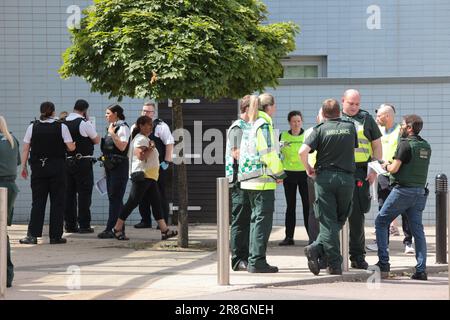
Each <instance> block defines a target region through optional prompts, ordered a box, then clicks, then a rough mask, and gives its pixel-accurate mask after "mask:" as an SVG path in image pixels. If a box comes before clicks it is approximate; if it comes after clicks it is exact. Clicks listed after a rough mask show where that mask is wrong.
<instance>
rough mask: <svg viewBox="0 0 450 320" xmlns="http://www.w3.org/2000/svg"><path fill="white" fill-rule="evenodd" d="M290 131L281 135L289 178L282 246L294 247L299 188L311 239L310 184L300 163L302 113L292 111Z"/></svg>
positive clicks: (286, 171) (285, 169)
mask: <svg viewBox="0 0 450 320" xmlns="http://www.w3.org/2000/svg"><path fill="white" fill-rule="evenodd" d="M288 122H289V126H290V130H289V131H283V132H282V133H281V134H280V145H281V161H282V162H283V169H284V172H285V173H286V175H287V177H286V179H284V180H283V186H284V195H285V197H286V216H285V226H286V230H285V235H286V237H285V238H284V240H283V241H281V242H280V243H279V245H280V246H291V245H294V231H295V222H296V212H295V209H296V206H297V188H298V191H299V193H300V196H301V198H302V209H303V222H304V224H305V228H306V232H307V233H308V238H309V239H311V236H310V234H309V229H308V215H309V200H308V182H307V178H308V176H307V174H306V171H305V166H304V165H303V163H302V162H301V161H300V158H299V156H298V151H299V150H300V147H301V146H302V144H303V141H304V138H305V130H303V128H302V125H303V116H302V113H301V112H300V111H291V112H289V114H288Z"/></svg>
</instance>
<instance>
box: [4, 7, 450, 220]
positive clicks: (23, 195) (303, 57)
mask: <svg viewBox="0 0 450 320" xmlns="http://www.w3.org/2000/svg"><path fill="white" fill-rule="evenodd" d="M264 2H265V3H266V4H267V7H268V11H269V21H270V22H277V21H288V20H289V21H294V22H295V23H297V24H299V25H300V27H301V33H300V34H299V35H298V36H297V49H296V51H295V52H292V53H291V54H290V56H289V57H287V58H286V59H285V60H284V61H283V64H284V65H285V73H284V78H283V79H282V80H281V81H280V86H279V87H278V88H276V89H272V88H268V89H267V91H268V92H271V93H273V94H274V96H275V97H276V100H277V106H278V111H277V115H276V118H275V126H276V127H277V129H279V130H285V129H287V128H288V124H287V119H286V117H287V114H288V112H289V111H290V110H301V111H302V113H303V115H304V122H305V123H304V126H305V128H306V127H310V126H312V125H314V121H315V116H316V114H317V111H318V109H319V107H320V105H321V101H322V100H324V99H325V98H330V97H332V98H336V99H338V100H340V97H341V96H342V93H343V91H344V90H345V89H348V88H355V89H358V90H360V92H361V95H362V108H363V109H365V110H367V111H368V112H370V113H372V114H374V110H375V109H376V108H377V107H378V106H379V105H380V104H381V103H384V102H388V103H392V104H394V105H395V106H396V109H397V119H396V120H397V121H400V120H401V115H405V114H408V113H417V114H419V115H420V116H422V118H423V119H424V122H425V125H424V129H423V137H424V138H425V139H427V140H428V141H429V142H430V143H431V146H432V148H433V154H432V160H431V169H430V172H429V178H428V181H429V184H430V185H429V187H430V190H431V192H430V198H429V200H428V205H427V208H426V210H425V212H424V221H425V223H427V224H433V223H434V221H435V219H434V215H435V198H434V197H435V196H434V177H435V176H436V175H437V174H438V173H447V174H450V172H449V169H450V168H449V165H448V163H449V160H450V151H449V150H448V149H446V146H448V145H449V144H450V138H449V137H448V136H446V135H445V134H444V127H445V126H446V124H447V123H448V122H449V121H450V22H449V21H448V17H447V16H448V15H447V13H448V12H450V2H448V1H444V0H427V1H418V0H409V1H406V0H396V1H391V0H373V1H367V0H341V1H329V0H264ZM91 3H92V2H91V1H86V0H1V1H0V114H2V115H4V116H5V117H6V119H7V121H8V123H9V126H10V130H11V131H12V132H13V133H14V134H15V135H16V137H17V138H18V139H19V140H20V141H21V140H22V138H23V136H24V133H25V129H26V127H27V125H28V124H29V122H30V120H33V119H34V118H35V117H37V116H38V114H39V105H40V103H41V102H42V101H45V100H50V101H53V102H54V103H55V105H56V106H57V113H59V112H61V111H70V110H71V109H72V107H73V104H74V102H75V100H76V99H78V98H84V99H86V100H88V101H89V103H90V105H91V107H90V115H91V116H93V117H94V118H95V122H96V127H97V130H98V132H99V134H101V135H103V134H104V133H105V126H106V122H105V120H104V112H105V108H106V107H107V106H108V105H109V104H110V103H112V102H114V101H112V100H109V99H107V97H105V96H102V95H99V94H95V93H91V92H90V90H89V85H88V84H87V83H86V82H84V81H83V80H81V79H77V78H72V79H69V80H61V79H60V77H59V74H58V69H59V67H60V65H61V63H62V58H61V54H62V53H63V52H64V50H65V49H66V48H67V46H69V45H70V38H69V33H68V30H67V25H68V23H69V24H70V23H76V17H77V13H78V12H79V10H80V9H83V8H85V7H86V6H88V5H89V4H91ZM142 102H143V101H142V100H132V99H124V101H123V102H122V103H121V104H122V105H123V106H124V108H125V109H126V115H127V116H128V119H129V121H130V122H131V123H132V122H133V121H134V120H135V119H136V118H137V116H138V115H139V110H140V108H141V106H142ZM201 103H205V104H208V102H203V101H202V102H201ZM220 112H221V113H222V114H218V115H217V118H216V119H227V120H226V121H229V120H228V119H231V118H233V117H235V116H236V115H237V108H235V107H234V106H233V103H231V104H230V107H229V108H223V109H220ZM161 114H162V115H163V116H164V118H166V119H167V117H168V116H170V111H168V110H165V111H163V108H162V109H161ZM194 119H195V117H191V119H190V120H188V121H194ZM169 122H170V121H169ZM212 123H214V122H212ZM190 126H191V123H188V124H187V127H190ZM221 130H222V131H223V128H222V129H221ZM204 147H206V144H204ZM192 153H193V154H194V153H195V152H194V151H193V152H192ZM96 154H99V150H98V147H96ZM207 166H208V165H207V164H205V163H204V162H200V163H198V164H194V165H193V166H192V170H193V171H192V172H199V174H201V175H203V176H204V177H205V176H206V177H208V176H209V177H210V179H211V181H209V182H208V183H210V184H211V185H212V186H214V185H215V184H214V180H215V177H216V176H218V175H219V174H220V171H221V169H220V168H221V167H220V166H214V169H212V170H211V171H208V167H207ZM205 172H211V174H205ZM101 175H102V168H100V167H98V166H96V169H95V177H96V178H99V177H100V176H101ZM17 181H18V184H19V188H20V190H21V192H20V194H19V197H18V199H17V201H16V209H15V219H14V222H15V223H23V222H27V221H28V218H29V210H30V204H31V190H30V187H29V181H24V180H23V179H21V178H18V179H17ZM193 181H196V183H194V184H192V185H190V186H189V188H191V189H192V188H197V187H200V186H201V185H202V183H205V182H204V180H195V179H193ZM202 187H204V185H203V186H202ZM204 189H205V192H212V194H214V193H215V190H212V191H211V188H209V187H206V188H204ZM175 192H176V190H175ZM206 198H207V199H206ZM276 199H277V200H276V214H275V221H274V222H275V224H278V225H283V224H284V212H285V206H286V205H285V200H284V193H283V190H282V187H279V189H278V190H277V193H276ZM197 201H201V199H197ZM206 201H208V205H205V206H204V207H205V208H208V209H207V210H206V209H205V210H203V211H202V210H200V211H197V212H196V213H195V215H193V216H195V217H196V220H195V221H199V222H201V221H209V222H210V221H214V217H215V212H214V210H213V208H214V206H213V205H211V203H214V197H210V196H205V202H206ZM298 202H299V205H298V206H299V208H298V210H297V212H298V213H299V214H298V216H297V217H298V224H302V219H301V214H300V212H301V204H300V201H298ZM175 205H176V204H175ZM190 205H191V204H190ZM107 206H108V201H107V199H106V198H104V197H101V196H100V195H99V194H98V193H96V192H94V197H93V205H92V213H93V220H94V223H104V221H105V220H106V218H107V211H108V210H107ZM191 206H192V207H193V208H195V209H193V210H198V207H199V206H200V207H201V205H199V204H198V203H195V205H194V204H192V205H191ZM376 209H377V204H376V202H375V201H374V202H373V204H372V210H371V212H370V213H368V214H367V220H368V221H369V222H370V221H373V219H374V217H375V215H376V211H377V210H376ZM136 219H138V217H137V215H136V214H134V215H133V216H132V217H131V220H136Z"/></svg>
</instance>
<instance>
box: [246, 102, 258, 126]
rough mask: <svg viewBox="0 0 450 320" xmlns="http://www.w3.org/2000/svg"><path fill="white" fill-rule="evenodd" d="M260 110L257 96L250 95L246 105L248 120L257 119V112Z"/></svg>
mask: <svg viewBox="0 0 450 320" xmlns="http://www.w3.org/2000/svg"><path fill="white" fill-rule="evenodd" d="M259 110H260V103H259V98H258V96H255V95H252V96H250V102H249V107H248V112H247V114H248V119H249V122H254V121H256V119H258V112H259Z"/></svg>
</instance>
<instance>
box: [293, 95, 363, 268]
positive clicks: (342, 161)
mask: <svg viewBox="0 0 450 320" xmlns="http://www.w3.org/2000/svg"><path fill="white" fill-rule="evenodd" d="M322 110H323V116H324V118H325V119H326V121H325V122H323V123H320V124H319V125H317V126H316V127H315V128H314V130H313V132H312V133H311V134H310V135H309V136H308V138H307V139H306V141H305V143H304V144H303V146H302V147H301V149H300V157H301V160H302V162H303V164H304V165H305V168H306V172H307V173H308V175H309V176H311V177H314V176H316V178H315V183H314V187H315V193H316V205H315V213H316V216H317V217H318V218H319V223H320V232H319V235H318V237H317V239H316V241H315V242H314V243H312V244H311V245H308V246H306V247H305V255H306V257H307V259H308V267H309V269H310V270H311V272H312V273H313V274H315V275H318V274H319V272H320V266H319V259H320V258H323V257H324V256H325V258H326V259H327V261H328V269H327V270H328V272H329V273H330V274H342V268H341V264H342V256H341V254H340V244H339V230H340V229H341V228H342V226H343V225H344V224H345V221H346V220H347V217H348V216H349V215H350V211H351V205H352V194H353V188H354V178H353V173H354V172H355V157H354V148H355V147H357V146H358V140H357V134H356V129H355V126H354V125H353V123H352V122H349V121H345V120H341V118H340V107H339V103H338V102H337V101H336V100H334V99H327V100H325V101H324V102H323V106H322ZM314 150H317V162H316V165H315V167H314V168H312V167H311V166H310V165H309V163H308V153H309V152H310V151H314Z"/></svg>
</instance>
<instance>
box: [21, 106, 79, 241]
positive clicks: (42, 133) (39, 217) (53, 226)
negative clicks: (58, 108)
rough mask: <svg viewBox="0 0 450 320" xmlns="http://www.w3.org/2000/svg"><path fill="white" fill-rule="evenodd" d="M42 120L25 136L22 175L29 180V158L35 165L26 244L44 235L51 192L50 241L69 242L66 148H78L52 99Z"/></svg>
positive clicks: (33, 125) (32, 167)
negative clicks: (57, 116)
mask: <svg viewBox="0 0 450 320" xmlns="http://www.w3.org/2000/svg"><path fill="white" fill-rule="evenodd" d="M40 110H41V116H40V119H39V120H37V121H35V122H33V123H32V124H31V125H30V126H29V127H28V129H27V131H26V133H25V137H24V138H23V142H24V147H23V152H22V173H21V175H22V177H23V178H24V179H27V177H28V169H27V161H28V157H29V158H30V160H29V163H30V168H31V193H32V204H31V217H30V223H29V225H28V233H27V236H26V237H25V238H23V239H21V240H20V243H22V244H37V238H38V237H41V236H42V228H43V226H44V217H45V206H46V203H47V197H48V196H49V195H50V231H49V236H50V244H59V243H66V242H67V240H66V239H64V238H62V234H63V224H64V216H63V215H64V194H65V179H64V162H65V158H66V148H67V150H69V151H74V150H75V143H73V140H72V136H71V135H70V132H69V128H67V126H66V125H65V124H63V123H61V122H59V121H56V120H55V119H54V117H55V105H54V104H53V103H52V102H48V101H47V102H43V103H42V104H41V108H40Z"/></svg>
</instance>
